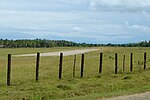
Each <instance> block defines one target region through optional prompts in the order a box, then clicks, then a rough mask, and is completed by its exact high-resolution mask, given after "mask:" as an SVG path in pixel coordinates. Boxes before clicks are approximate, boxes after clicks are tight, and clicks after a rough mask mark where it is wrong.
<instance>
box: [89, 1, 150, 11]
mask: <svg viewBox="0 0 150 100" xmlns="http://www.w3.org/2000/svg"><path fill="white" fill-rule="evenodd" d="M89 1H90V4H91V7H92V8H93V7H94V9H95V10H102V11H119V12H120V11H126V12H128V11H129V12H130V11H131V12H134V11H136V12H138V11H140V12H143V11H146V12H149V11H150V0H89Z"/></svg>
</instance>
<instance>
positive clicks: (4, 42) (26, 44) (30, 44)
mask: <svg viewBox="0 0 150 100" xmlns="http://www.w3.org/2000/svg"><path fill="white" fill-rule="evenodd" d="M100 46H111V47H150V41H142V42H139V43H128V44H111V43H108V44H87V43H76V42H72V41H66V40H46V39H34V40H30V39H21V40H8V39H0V47H1V48H50V47H100Z"/></svg>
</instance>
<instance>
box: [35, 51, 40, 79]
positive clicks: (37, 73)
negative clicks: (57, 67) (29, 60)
mask: <svg viewBox="0 0 150 100" xmlns="http://www.w3.org/2000/svg"><path fill="white" fill-rule="evenodd" d="M39 63H40V53H37V58H36V81H38V80H39Z"/></svg>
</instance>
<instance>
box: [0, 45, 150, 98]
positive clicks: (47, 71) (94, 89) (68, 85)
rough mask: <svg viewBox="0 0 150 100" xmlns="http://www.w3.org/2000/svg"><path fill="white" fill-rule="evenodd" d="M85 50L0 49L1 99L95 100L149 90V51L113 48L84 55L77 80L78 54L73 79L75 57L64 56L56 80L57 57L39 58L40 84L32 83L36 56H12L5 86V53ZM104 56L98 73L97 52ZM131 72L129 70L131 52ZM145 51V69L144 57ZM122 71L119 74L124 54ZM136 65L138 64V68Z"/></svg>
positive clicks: (146, 49) (79, 59)
mask: <svg viewBox="0 0 150 100" xmlns="http://www.w3.org/2000/svg"><path fill="white" fill-rule="evenodd" d="M74 49H85V48H41V49H31V48H21V49H0V99H2V100H3V99H4V100H5V99H6V100H7V99H11V100H16V99H17V100H20V99H25V100H26V99H27V100H30V99H31V100H41V99H42V100H50V99H56V100H57V99H61V100H63V99H64V100H67V99H68V100H91V99H92V100H97V99H101V98H106V97H112V96H118V95H127V94H133V93H140V92H146V91H150V48H119V47H116V48H113V47H103V48H98V49H100V50H98V51H94V52H89V53H86V54H85V67H84V77H83V79H81V78H80V65H81V55H77V63H76V78H72V68H73V59H74V56H67V57H64V60H63V79H62V80H59V79H58V66H59V57H41V61H40V74H39V81H38V82H36V81H35V62H36V58H35V57H13V56H12V74H11V86H9V87H8V86H6V70H7V54H9V53H10V54H12V55H16V54H28V53H36V52H51V51H62V50H74ZM100 52H103V53H104V59H103V73H102V74H99V73H98V70H99V53H100ZM131 52H132V53H133V54H134V59H133V61H134V62H133V72H132V73H131V72H130V71H129V60H130V59H129V57H130V53H131ZM144 52H147V70H145V71H144V70H143V55H144ZM114 53H118V66H119V69H118V74H114ZM124 54H125V55H126V65H125V72H122V60H123V55H124ZM137 62H140V64H139V65H138V64H137Z"/></svg>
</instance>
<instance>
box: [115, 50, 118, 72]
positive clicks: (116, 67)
mask: <svg viewBox="0 0 150 100" xmlns="http://www.w3.org/2000/svg"><path fill="white" fill-rule="evenodd" d="M117 71H118V54H117V53H115V74H117Z"/></svg>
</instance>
